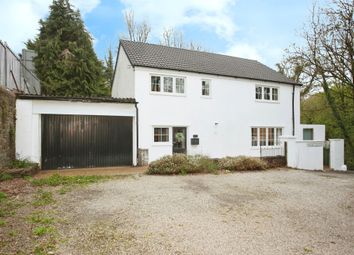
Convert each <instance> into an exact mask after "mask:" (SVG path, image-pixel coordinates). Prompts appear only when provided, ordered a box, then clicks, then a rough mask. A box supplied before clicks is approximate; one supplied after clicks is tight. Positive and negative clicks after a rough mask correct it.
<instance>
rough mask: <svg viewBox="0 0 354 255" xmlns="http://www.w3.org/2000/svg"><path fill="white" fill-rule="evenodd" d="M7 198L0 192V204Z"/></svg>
mask: <svg viewBox="0 0 354 255" xmlns="http://www.w3.org/2000/svg"><path fill="white" fill-rule="evenodd" d="M6 198H7V195H6V193H5V192H1V191H0V203H1V202H2V201H4V200H5V199H6Z"/></svg>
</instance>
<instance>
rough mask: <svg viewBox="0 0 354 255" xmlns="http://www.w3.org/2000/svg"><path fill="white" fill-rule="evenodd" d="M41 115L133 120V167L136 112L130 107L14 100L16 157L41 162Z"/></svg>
mask: <svg viewBox="0 0 354 255" xmlns="http://www.w3.org/2000/svg"><path fill="white" fill-rule="evenodd" d="M41 114H67V115H101V116H127V117H133V118H132V121H133V137H132V139H133V164H134V165H136V164H137V161H136V155H137V151H136V147H137V146H136V143H137V141H136V110H135V105H134V104H127V103H97V102H95V103H92V102H71V101H54V100H30V99H17V100H16V117H17V120H16V155H17V158H19V159H28V160H30V161H32V162H36V163H38V164H40V163H41Z"/></svg>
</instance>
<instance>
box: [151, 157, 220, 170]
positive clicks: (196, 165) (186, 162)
mask: <svg viewBox="0 0 354 255" xmlns="http://www.w3.org/2000/svg"><path fill="white" fill-rule="evenodd" d="M217 168H218V166H217V163H216V162H215V161H214V160H212V159H210V158H209V157H207V156H201V155H196V156H187V155H185V154H173V155H172V156H164V157H162V158H160V159H158V160H156V161H153V162H151V163H150V164H149V167H148V170H147V174H189V173H210V172H215V171H216V170H217Z"/></svg>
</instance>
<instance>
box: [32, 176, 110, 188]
mask: <svg viewBox="0 0 354 255" xmlns="http://www.w3.org/2000/svg"><path fill="white" fill-rule="evenodd" d="M111 178H112V177H111V176H99V175H91V176H61V175H59V174H54V175H51V176H50V177H47V178H42V179H32V181H31V182H32V184H33V185H35V186H60V185H75V184H82V185H84V184H90V183H96V182H99V181H102V180H107V179H111Z"/></svg>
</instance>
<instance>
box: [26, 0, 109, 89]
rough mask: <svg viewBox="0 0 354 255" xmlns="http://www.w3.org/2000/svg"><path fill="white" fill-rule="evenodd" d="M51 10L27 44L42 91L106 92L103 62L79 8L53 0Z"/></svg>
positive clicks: (62, 1) (66, 0)
mask: <svg viewBox="0 0 354 255" xmlns="http://www.w3.org/2000/svg"><path fill="white" fill-rule="evenodd" d="M49 8H50V13H49V16H48V17H47V18H46V19H45V20H40V21H39V23H40V29H39V34H38V36H37V37H36V38H35V40H34V41H31V40H29V41H28V42H27V48H29V49H33V50H34V51H35V52H36V53H37V57H36V58H35V59H34V64H35V67H36V72H37V75H38V77H39V79H40V80H41V82H42V93H43V94H47V95H57V96H102V95H108V94H109V88H108V87H107V86H106V83H105V79H104V73H103V70H104V69H103V63H102V62H101V61H100V60H99V59H98V58H97V56H96V54H95V52H94V50H93V45H92V38H91V36H90V34H89V33H88V31H87V30H86V29H85V26H84V23H83V21H82V19H81V16H80V12H79V11H78V10H77V11H76V10H74V9H73V7H72V6H71V5H70V3H69V0H54V1H53V3H52V5H51V6H50V7H49Z"/></svg>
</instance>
